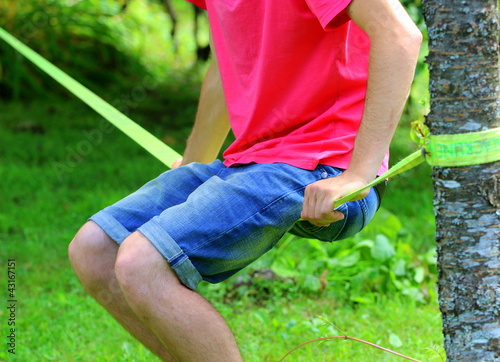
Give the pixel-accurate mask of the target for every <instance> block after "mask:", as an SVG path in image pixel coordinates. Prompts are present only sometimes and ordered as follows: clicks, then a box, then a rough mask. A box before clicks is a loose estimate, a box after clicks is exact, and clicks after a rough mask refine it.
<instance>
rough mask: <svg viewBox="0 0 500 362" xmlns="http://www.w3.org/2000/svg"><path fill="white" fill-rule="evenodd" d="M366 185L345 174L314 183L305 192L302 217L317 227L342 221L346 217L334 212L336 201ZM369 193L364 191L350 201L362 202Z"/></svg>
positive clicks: (368, 190)
mask: <svg viewBox="0 0 500 362" xmlns="http://www.w3.org/2000/svg"><path fill="white" fill-rule="evenodd" d="M365 185H366V183H365V182H362V181H359V180H356V179H355V180H353V179H352V178H351V177H346V175H345V174H342V175H339V176H336V177H332V178H329V179H324V180H319V181H317V182H314V183H312V184H310V185H308V186H307V187H306V189H305V191H304V204H303V207H302V213H301V215H300V216H301V218H302V219H304V220H308V221H309V222H310V223H312V224H313V225H316V226H328V225H330V224H331V223H334V222H336V221H339V220H342V219H343V218H344V215H343V214H342V213H341V212H339V211H336V210H333V207H334V206H333V205H334V202H335V200H338V199H340V198H342V197H343V196H345V195H348V194H350V193H351V192H353V191H354V190H359V189H361V188H362V187H364V186H365ZM369 192H370V189H367V190H364V191H362V192H361V193H359V194H358V195H356V196H355V197H353V198H352V200H350V201H354V200H361V199H362V198H364V197H366V196H367V195H368V193H369Z"/></svg>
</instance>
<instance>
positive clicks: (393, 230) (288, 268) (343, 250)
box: [207, 208, 436, 304]
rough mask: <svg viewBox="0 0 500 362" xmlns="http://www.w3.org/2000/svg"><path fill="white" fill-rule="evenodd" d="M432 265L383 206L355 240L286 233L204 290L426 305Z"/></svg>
mask: <svg viewBox="0 0 500 362" xmlns="http://www.w3.org/2000/svg"><path fill="white" fill-rule="evenodd" d="M435 265H436V259H435V250H434V249H433V248H431V249H429V250H428V251H427V252H425V253H423V254H419V253H417V252H416V250H414V248H413V247H412V245H411V244H410V239H408V238H407V236H405V234H404V232H403V225H402V224H401V222H400V220H399V219H398V218H397V217H396V216H395V215H394V214H392V213H390V212H389V211H387V210H385V209H383V208H382V209H381V210H379V212H378V214H377V217H376V219H375V220H374V221H372V223H371V224H370V225H368V227H367V228H366V229H365V231H363V232H362V233H360V234H358V235H357V236H355V237H354V238H351V239H347V240H343V241H339V242H334V243H324V242H321V241H318V240H310V239H302V238H298V237H296V236H293V235H288V236H287V237H285V238H284V239H283V240H282V241H281V242H280V244H279V245H278V246H277V247H276V248H275V249H273V250H271V251H270V252H269V253H268V254H267V255H265V256H264V257H263V258H261V259H260V260H258V261H257V262H256V263H254V264H253V265H251V266H250V268H248V269H247V271H243V272H241V273H239V274H238V276H237V277H235V278H233V279H232V282H230V283H227V284H225V285H220V286H219V285H218V286H212V287H207V289H208V290H209V292H212V293H215V294H219V297H222V298H224V299H225V300H226V301H234V300H238V299H242V298H252V299H255V301H256V302H258V303H263V302H265V301H267V300H275V299H276V298H291V299H293V298H299V297H300V296H303V295H309V296H319V295H330V296H331V297H332V298H335V299H341V300H344V301H348V302H350V303H353V304H360V303H362V304H367V303H374V302H376V301H377V299H378V298H380V297H382V296H384V295H391V296H401V297H403V298H404V297H407V298H410V299H411V300H413V301H415V302H418V303H427V302H430V301H434V300H435V298H436V292H435V290H434V284H435V280H436V268H435Z"/></svg>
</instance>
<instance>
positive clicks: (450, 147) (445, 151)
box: [425, 128, 500, 167]
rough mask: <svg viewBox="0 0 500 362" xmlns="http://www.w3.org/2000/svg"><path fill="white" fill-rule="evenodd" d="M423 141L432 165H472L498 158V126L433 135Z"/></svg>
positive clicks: (499, 135) (499, 137) (499, 144)
mask: <svg viewBox="0 0 500 362" xmlns="http://www.w3.org/2000/svg"><path fill="white" fill-rule="evenodd" d="M425 143H426V144H425V149H426V151H427V162H428V163H429V164H430V165H432V166H441V167H457V166H472V165H481V164H484V163H490V162H495V161H498V160H500V128H494V129H490V130H487V131H481V132H472V133H459V134H453V135H451V134H447V135H433V136H429V137H428V139H427V140H426V142H425Z"/></svg>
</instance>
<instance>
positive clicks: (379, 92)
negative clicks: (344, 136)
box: [348, 0, 421, 182]
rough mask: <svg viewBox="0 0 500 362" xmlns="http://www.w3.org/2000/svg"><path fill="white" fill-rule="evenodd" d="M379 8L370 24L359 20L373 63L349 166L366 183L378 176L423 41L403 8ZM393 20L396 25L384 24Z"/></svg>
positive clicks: (354, 10)
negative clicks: (368, 37)
mask: <svg viewBox="0 0 500 362" xmlns="http://www.w3.org/2000/svg"><path fill="white" fill-rule="evenodd" d="M372 1H373V0H372ZM355 6H356V2H355V1H353V3H352V5H351V8H350V11H351V13H350V15H351V17H352V18H353V20H355V19H358V18H359V16H358V14H357V13H356V11H357V8H356V7H355ZM361 6H362V5H361ZM379 11H380V12H383V11H385V13H380V14H377V16H371V17H370V21H369V22H368V23H366V22H363V19H361V20H360V23H361V25H360V26H361V27H362V28H364V30H365V31H366V32H367V33H368V35H369V36H370V64H369V72H368V74H369V75H368V85H367V94H366V100H365V108H364V113H363V118H362V121H361V125H360V129H359V132H358V135H357V136H356V141H355V145H354V150H353V154H352V158H351V164H350V167H349V169H348V171H349V173H351V174H354V175H356V176H358V177H360V178H361V179H363V180H364V181H366V182H369V181H371V180H373V178H375V176H376V174H377V172H378V171H379V169H380V165H381V163H382V161H383V158H384V156H385V154H386V152H387V150H388V149H389V145H390V142H391V139H392V137H393V135H394V131H395V129H396V127H397V124H398V122H399V119H400V117H401V114H402V112H403V109H404V105H405V103H406V100H407V97H408V95H409V92H410V87H411V83H412V80H413V77H414V72H415V66H416V62H417V58H418V52H419V48H420V44H421V35H420V32H419V31H418V29H417V28H416V26H415V25H414V24H413V22H412V21H411V19H410V18H409V17H408V15H407V14H406V12H405V11H404V9H402V8H400V9H398V8H397V7H396V8H392V9H384V10H379ZM363 12H364V13H366V10H363ZM391 20H394V22H395V23H396V25H394V26H389V27H387V26H386V27H384V26H383V24H382V23H384V22H385V23H387V22H390V21H391ZM355 22H356V20H355Z"/></svg>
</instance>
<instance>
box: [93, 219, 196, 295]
mask: <svg viewBox="0 0 500 362" xmlns="http://www.w3.org/2000/svg"><path fill="white" fill-rule="evenodd" d="M89 220H90V221H93V222H95V223H96V224H97V225H99V227H100V228H101V229H103V230H104V232H105V233H106V234H107V235H108V236H109V237H110V238H111V239H113V240H114V241H115V242H116V243H117V244H118V245H120V244H121V243H123V241H124V240H125V239H126V238H127V237H128V236H129V235H130V234H131V232H130V231H128V230H127V229H126V228H125V227H124V226H123V225H122V224H121V223H120V222H118V221H117V220H116V219H115V218H114V217H113V216H112V215H111V214H110V213H108V212H107V211H106V209H104V210H101V211H99V212H98V213H96V214H94V215H93V216H92V217H90V218H89ZM138 231H139V232H140V233H141V234H143V235H144V236H145V237H146V238H147V239H148V240H149V242H150V243H151V244H153V246H154V247H155V248H156V250H158V252H159V253H160V254H162V255H163V257H164V258H165V259H166V260H167V261H168V262H169V264H170V266H171V267H172V269H173V270H174V271H175V273H176V274H177V277H178V278H179V280H180V281H181V283H182V284H184V285H185V286H186V287H188V288H189V289H192V290H196V288H197V286H198V284H199V282H200V281H201V280H202V277H201V275H200V273H199V272H198V270H196V268H195V267H194V266H193V264H192V263H191V261H190V260H189V258H188V257H187V255H186V254H184V252H183V251H182V250H181V248H180V247H179V246H178V245H177V243H176V242H175V241H174V239H172V237H171V236H170V235H169V234H168V233H167V232H166V231H165V230H163V228H162V227H161V226H159V225H158V224H157V223H156V222H155V221H154V220H151V221H149V222H148V223H146V224H144V225H143V226H141V227H140V228H139V229H138Z"/></svg>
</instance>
